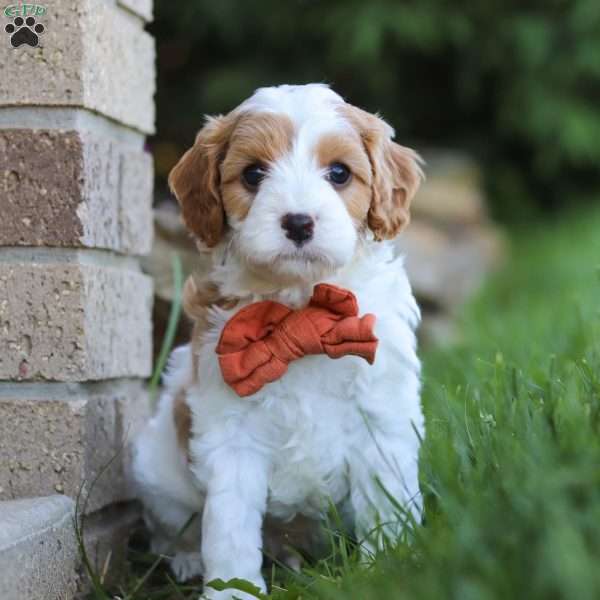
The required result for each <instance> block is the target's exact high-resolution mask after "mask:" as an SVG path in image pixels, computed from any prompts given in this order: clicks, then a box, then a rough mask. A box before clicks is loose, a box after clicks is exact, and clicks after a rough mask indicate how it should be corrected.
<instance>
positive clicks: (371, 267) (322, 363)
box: [134, 84, 424, 599]
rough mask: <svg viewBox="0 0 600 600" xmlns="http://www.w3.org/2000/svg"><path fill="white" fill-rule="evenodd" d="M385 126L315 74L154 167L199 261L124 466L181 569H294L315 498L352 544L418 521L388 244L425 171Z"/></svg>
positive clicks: (410, 365) (218, 124) (402, 285)
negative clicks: (204, 258)
mask: <svg viewBox="0 0 600 600" xmlns="http://www.w3.org/2000/svg"><path fill="white" fill-rule="evenodd" d="M393 136H394V131H393V129H392V128H391V127H390V126H389V125H387V124H386V123H385V122H384V121H383V120H382V119H380V118H379V117H377V116H375V115H372V114H369V113H367V112H364V111H362V110H360V109H358V108H356V107H354V106H351V105H350V104H347V103H346V102H345V101H344V100H343V99H342V98H341V97H340V96H338V95H337V94H336V93H335V92H333V91H332V90H331V89H329V88H328V87H327V86H325V85H321V84H311V85H298V86H295V85H282V86H278V87H270V88H261V89H259V90H257V91H256V92H255V93H254V95H253V96H252V97H251V98H249V99H248V100H246V101H245V102H244V103H242V104H241V105H240V106H239V107H238V108H236V109H235V110H233V111H232V112H230V113H229V114H227V115H224V116H218V117H211V118H209V119H208V120H207V122H206V124H205V125H204V127H203V128H202V129H201V130H200V132H199V133H198V136H197V137H196V141H195V143H194V146H193V147H192V148H191V149H190V150H188V151H187V152H186V154H185V155H184V156H183V158H182V159H181V160H180V161H179V163H178V164H177V165H176V166H175V168H174V169H173V171H172V172H171V175H170V179H169V182H170V186H171V188H172V190H173V192H174V194H175V196H176V197H177V199H178V201H179V203H180V205H181V210H182V214H183V219H184V221H185V223H186V226H187V227H188V229H189V230H190V232H191V233H192V234H193V235H194V236H195V237H196V239H197V241H198V246H199V249H200V251H201V252H206V253H209V254H210V264H211V266H210V269H209V270H208V272H207V273H205V274H204V275H203V276H202V277H198V276H196V277H191V278H190V279H188V281H187V282H186V286H185V289H184V305H185V309H186V312H187V314H188V315H189V316H190V317H191V318H192V319H193V321H194V329H193V334H192V338H191V342H190V343H189V344H188V345H187V346H184V347H181V348H178V349H176V350H175V351H174V352H173V355H172V357H171V361H170V365H169V369H168V373H167V376H166V378H165V379H166V386H165V391H164V394H163V395H162V398H161V400H160V404H159V407H158V410H157V413H156V415H155V416H154V417H153V418H152V419H151V420H150V421H149V423H148V424H147V426H146V427H145V430H144V431H143V432H142V434H141V435H140V437H139V439H138V440H137V441H136V445H135V459H134V473H135V479H136V481H137V484H138V487H139V491H140V497H141V499H142V501H143V503H144V507H145V519H146V522H147V524H148V526H149V527H150V529H151V531H152V534H153V549H154V550H155V551H157V552H170V556H171V557H172V558H171V567H172V569H173V571H174V572H175V574H176V575H177V577H178V578H180V579H186V578H189V577H191V576H193V575H197V574H202V575H203V577H204V580H205V581H206V582H209V581H211V580H213V579H216V578H220V579H223V580H228V579H231V578H234V577H239V578H244V579H247V580H249V581H251V582H253V583H254V584H256V585H257V586H258V587H259V588H261V589H262V590H265V582H264V580H263V577H262V575H261V564H262V560H263V551H264V552H265V553H269V552H275V553H278V554H279V555H280V558H283V559H284V560H288V562H289V563H290V564H292V565H293V564H294V560H297V558H295V556H294V555H293V553H292V552H291V551H289V550H288V556H287V557H286V556H285V553H286V548H287V545H286V544H288V541H289V540H290V539H293V540H297V541H296V542H294V541H292V542H289V545H290V546H293V545H294V544H295V543H297V544H298V545H299V546H302V544H304V543H310V542H309V541H310V540H312V539H313V538H314V531H315V526H316V525H317V524H318V522H319V520H320V519H322V518H323V516H324V514H325V513H326V512H327V509H328V507H329V505H330V503H334V504H335V505H337V506H338V507H339V508H340V513H341V514H343V515H346V516H348V518H349V519H351V523H352V528H353V531H354V534H355V536H356V537H357V539H358V540H360V542H361V543H362V544H363V547H364V548H365V549H366V550H373V549H375V548H377V547H378V546H379V544H380V542H381V540H382V538H383V537H385V536H390V537H392V536H394V535H397V534H398V532H399V531H401V530H402V527H403V526H405V522H406V516H407V515H408V514H411V515H412V516H414V518H416V519H420V515H421V506H422V500H421V495H420V493H419V486H418V465H417V461H418V452H419V446H420V441H421V439H422V437H423V435H424V422H423V415H422V411H421V404H420V379H419V377H420V363H419V360H418V358H417V355H416V341H415V334H414V331H415V327H416V326H417V324H418V322H419V309H418V307H417V304H416V302H415V299H414V297H413V295H412V292H411V288H410V285H409V283H408V280H407V277H406V274H405V271H404V268H403V263H402V259H401V258H396V257H395V255H394V245H393V243H392V242H391V240H392V239H393V238H394V237H395V236H396V235H397V234H398V233H399V232H400V231H401V229H402V228H403V227H404V226H405V225H406V224H407V223H408V220H409V208H410V202H411V199H412V198H413V196H414V194H415V192H416V191H417V188H418V187H419V184H420V182H421V179H422V172H421V169H420V167H419V158H418V156H417V154H415V152H413V151H412V150H410V149H408V148H405V147H403V146H400V145H398V144H397V143H395V142H394V141H392V138H393ZM390 498H393V499H395V500H394V501H391V500H390ZM398 504H400V505H402V506H403V507H404V508H405V509H406V513H405V515H404V518H402V517H400V516H399V511H398ZM193 513H198V515H199V516H198V518H197V519H196V520H195V521H192V523H191V525H190V526H189V527H188V528H187V529H186V530H185V532H184V533H183V535H181V536H180V537H179V538H178V537H177V534H178V532H180V530H181V529H182V528H183V526H184V525H185V524H186V523H187V522H188V521H189V519H190V516H191V515H192V514H193ZM286 528H289V530H290V531H291V532H292V533H291V534H290V535H291V536H292V537H291V538H286V533H285V532H286ZM300 531H302V532H304V533H303V534H302V535H300V534H299V532H300ZM175 542H176V543H175ZM173 545H174V547H173ZM294 566H297V564H296V565H294ZM204 594H205V596H206V597H207V598H219V599H224V598H227V599H229V598H232V597H233V596H234V595H235V596H238V597H243V598H247V597H248V596H247V595H246V594H244V593H242V592H237V591H236V592H232V591H221V592H218V591H216V590H214V589H212V588H210V587H209V586H206V587H205V591H204Z"/></svg>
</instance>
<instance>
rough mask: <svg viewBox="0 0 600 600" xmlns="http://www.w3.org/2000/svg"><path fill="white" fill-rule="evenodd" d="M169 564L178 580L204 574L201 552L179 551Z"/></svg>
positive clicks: (185, 579)
mask: <svg viewBox="0 0 600 600" xmlns="http://www.w3.org/2000/svg"><path fill="white" fill-rule="evenodd" d="M169 566H170V567H171V571H173V575H175V578H176V579H177V581H182V582H183V581H188V580H189V579H192V577H196V576H197V575H202V571H203V569H202V557H201V556H200V552H178V553H177V554H175V556H174V557H173V558H172V559H171V561H170V563H169Z"/></svg>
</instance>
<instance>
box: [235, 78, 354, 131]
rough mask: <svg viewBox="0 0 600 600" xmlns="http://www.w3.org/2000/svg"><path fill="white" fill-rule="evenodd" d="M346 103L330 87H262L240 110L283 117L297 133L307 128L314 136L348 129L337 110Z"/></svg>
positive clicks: (318, 85)
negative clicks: (288, 120) (270, 113)
mask: <svg viewBox="0 0 600 600" xmlns="http://www.w3.org/2000/svg"><path fill="white" fill-rule="evenodd" d="M343 104H344V100H343V98H342V97H341V96H339V95H338V94H336V93H335V92H334V91H333V90H332V89H331V88H329V86H327V85H325V84H323V83H309V84H307V85H280V86H274V87H264V88H259V89H257V90H256V92H254V94H253V95H252V96H251V97H250V98H248V100H246V101H245V102H243V103H242V104H241V105H240V106H239V107H238V109H237V110H240V111H243V112H245V111H251V112H274V113H280V114H284V115H286V116H288V117H289V118H290V119H291V121H292V123H293V124H294V126H295V130H296V132H297V134H301V133H302V134H304V133H305V130H306V129H307V128H308V129H310V130H311V131H314V132H315V133H316V132H317V131H318V132H323V131H331V130H332V129H344V128H347V127H348V123H347V122H346V121H345V119H343V117H342V116H341V115H340V113H339V111H338V109H339V107H340V106H341V105H343ZM311 137H312V136H311Z"/></svg>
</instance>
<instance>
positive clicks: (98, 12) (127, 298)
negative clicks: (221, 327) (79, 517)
mask: <svg viewBox="0 0 600 600" xmlns="http://www.w3.org/2000/svg"><path fill="white" fill-rule="evenodd" d="M41 4H43V5H44V6H45V7H46V9H47V12H46V14H44V15H43V16H41V17H39V18H38V21H40V22H41V23H42V24H43V25H44V27H45V31H44V33H43V34H42V35H41V36H40V44H39V46H38V47H30V46H27V45H22V46H19V47H18V48H13V47H12V45H11V44H10V43H9V42H10V40H9V36H8V35H7V34H5V32H4V31H5V25H6V24H7V23H9V22H11V21H12V19H11V18H9V17H7V16H6V15H5V14H4V12H0V35H1V36H2V38H1V39H0V598H2V600H13V599H18V600H37V599H38V598H40V599H42V598H43V599H44V600H50V599H53V598H61V599H68V598H72V597H73V596H74V595H75V594H76V593H77V591H80V590H81V589H82V587H83V586H84V578H83V577H82V576H81V573H80V570H81V566H80V561H79V557H78V553H77V550H76V546H75V539H74V535H73V527H72V521H71V518H72V514H73V508H74V500H75V498H76V497H77V494H78V491H79V490H80V488H83V490H84V492H85V491H89V484H90V482H91V481H92V480H94V478H95V477H96V475H97V474H98V473H99V472H100V470H101V469H102V468H103V467H104V466H105V465H106V464H107V463H108V462H109V461H110V460H111V458H113V457H114V456H115V455H117V456H118V457H117V459H116V460H114V461H113V463H112V464H111V467H110V468H109V469H108V471H107V472H106V473H105V474H104V475H103V477H102V478H101V479H100V480H99V481H98V484H97V486H96V488H95V489H94V492H93V494H92V496H91V501H90V503H89V508H88V510H89V523H90V529H89V530H88V538H89V540H90V544H91V546H90V549H91V550H92V554H93V555H94V556H95V557H96V559H97V560H98V561H103V560H104V557H105V556H106V554H107V553H106V550H107V548H108V547H109V546H112V558H111V561H112V563H111V567H112V570H113V571H114V570H115V569H116V568H117V567H118V566H119V565H118V562H119V560H118V559H119V557H120V556H122V549H123V546H124V543H125V540H126V532H127V527H128V526H129V525H130V524H131V523H132V522H133V521H134V520H135V519H136V517H137V512H136V508H135V505H134V504H132V503H131V502H130V501H131V499H132V494H131V490H130V487H129V486H128V466H129V452H128V450H127V449H125V450H123V451H120V449H121V448H122V446H123V444H124V442H126V441H127V439H129V438H131V436H132V435H133V434H134V433H135V430H136V428H137V427H138V426H139V424H140V422H141V421H142V419H143V418H144V416H145V414H146V412H147V408H148V402H147V398H146V395H145V391H144V386H143V379H144V378H145V377H147V376H148V375H149V374H150V370H151V323H150V311H151V298H152V285H151V282H150V280H149V278H148V277H146V276H145V275H143V274H142V273H141V271H140V267H139V261H138V258H139V257H140V256H142V255H144V254H146V253H148V251H149V250H150V246H151V241H152V239H151V237H152V224H151V196H152V162H151V158H150V156H149V155H148V154H147V153H146V152H145V151H144V143H145V136H146V135H148V134H151V133H152V132H153V123H154V104H153V96H154V43H153V40H152V38H151V36H150V35H149V34H148V33H146V32H145V31H144V26H145V24H146V22H147V21H148V20H149V19H150V18H151V10H152V6H151V0H117V1H115V0H112V1H111V0H78V1H75V0H60V2H58V1H54V2H46V3H41ZM1 8H2V9H3V8H4V5H2V7H1Z"/></svg>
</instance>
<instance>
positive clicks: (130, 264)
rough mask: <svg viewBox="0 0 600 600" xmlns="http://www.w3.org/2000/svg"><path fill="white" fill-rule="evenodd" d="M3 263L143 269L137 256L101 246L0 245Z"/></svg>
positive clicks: (0, 262) (0, 260) (0, 256)
mask: <svg viewBox="0 0 600 600" xmlns="http://www.w3.org/2000/svg"><path fill="white" fill-rule="evenodd" d="M2 263H26V264H30V263H38V264H39V263H41V264H74V265H84V266H100V267H117V268H121V269H127V270H129V271H136V272H140V271H141V268H140V263H139V259H138V258H137V257H135V256H126V255H122V254H117V253H116V252H113V251H112V250H105V249H101V248H58V247H47V246H39V247H38V246H0V264H2Z"/></svg>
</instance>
